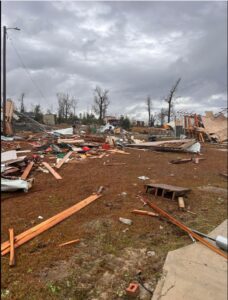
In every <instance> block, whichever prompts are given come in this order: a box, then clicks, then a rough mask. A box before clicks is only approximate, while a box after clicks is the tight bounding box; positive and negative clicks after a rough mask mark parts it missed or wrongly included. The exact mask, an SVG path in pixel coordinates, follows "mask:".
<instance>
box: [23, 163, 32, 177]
mask: <svg viewBox="0 0 228 300" xmlns="http://www.w3.org/2000/svg"><path fill="white" fill-rule="evenodd" d="M33 165H34V162H33V161H31V162H30V163H29V164H28V165H27V167H26V168H25V170H24V172H23V174H22V176H21V179H22V180H25V179H26V178H27V177H28V175H29V173H30V171H31V170H32V167H33Z"/></svg>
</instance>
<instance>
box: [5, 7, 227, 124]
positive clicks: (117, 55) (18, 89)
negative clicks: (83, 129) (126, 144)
mask: <svg viewBox="0 0 228 300" xmlns="http://www.w3.org/2000/svg"><path fill="white" fill-rule="evenodd" d="M226 6H227V3H226V2H109V1H108V2H69V1H67V2H59V1H48V2H46V1H45V2H42V1H40V2H35V1H31V2H29V1H24V2H23V1H17V2H16V1H15V2H3V4H2V19H3V21H2V24H3V25H4V24H6V25H7V26H9V27H14V26H17V27H19V28H21V31H20V32H15V31H9V40H8V41H7V49H8V51H7V79H8V80H7V96H8V97H11V98H12V99H15V100H16V99H17V98H18V97H19V95H20V94H21V93H22V92H25V93H26V97H25V101H27V103H28V104H27V105H30V104H34V103H39V104H41V106H42V107H43V108H44V110H46V109H47V108H49V107H51V106H52V107H54V108H56V105H57V100H56V93H57V92H59V91H61V92H69V93H71V94H72V95H74V96H76V97H77V98H78V99H79V104H78V110H79V111H82V110H86V109H90V108H91V106H92V103H93V89H94V87H95V86H96V84H99V85H100V86H102V87H103V88H107V89H109V91H110V101H111V105H110V107H109V113H112V114H121V113H127V114H129V115H130V116H134V117H136V118H139V119H140V118H142V119H143V118H145V117H146V112H145V111H144V109H145V108H144V107H145V105H144V102H145V99H146V96H147V95H151V97H152V99H154V105H153V106H154V110H156V111H158V110H159V109H160V108H161V107H162V106H165V105H166V104H165V102H164V98H165V96H166V95H167V94H168V92H169V89H170V88H171V86H172V85H173V84H174V83H175V81H176V80H177V78H178V77H181V78H182V80H181V83H180V86H179V89H178V93H177V95H178V96H180V98H178V100H177V103H176V108H177V109H181V108H183V109H185V110H189V111H196V112H204V111H205V110H209V109H215V110H216V109H219V108H221V107H225V106H226V101H227V96H226V95H227V87H226V82H227V26H226V24H227V10H226ZM12 44H13V45H14V47H15V48H16V49H17V51H18V52H19V54H20V56H21V58H22V60H23V61H24V64H25V65H26V67H27V70H28V72H29V73H30V74H31V77H32V79H33V81H35V83H36V85H38V86H39V88H40V90H41V91H42V94H43V95H44V97H42V96H41V94H40V92H39V91H38V90H37V88H36V87H35V86H34V84H33V83H32V82H31V79H30V77H29V76H28V74H27V73H26V72H25V70H24V68H23V67H22V65H21V61H20V58H18V56H17V54H16V53H15V50H14V47H13V45H12Z"/></svg>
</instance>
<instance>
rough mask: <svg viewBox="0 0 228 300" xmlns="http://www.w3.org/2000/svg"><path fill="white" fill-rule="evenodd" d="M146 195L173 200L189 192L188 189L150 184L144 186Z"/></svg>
mask: <svg viewBox="0 0 228 300" xmlns="http://www.w3.org/2000/svg"><path fill="white" fill-rule="evenodd" d="M145 188H146V193H149V192H152V193H154V194H155V196H161V197H165V198H168V197H170V196H171V199H172V200H174V199H175V198H176V197H178V196H184V195H186V193H188V192H190V191H191V190H190V189H188V188H183V187H179V186H173V185H168V184H155V183H150V184H146V185H145Z"/></svg>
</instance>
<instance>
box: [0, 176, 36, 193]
mask: <svg viewBox="0 0 228 300" xmlns="http://www.w3.org/2000/svg"><path fill="white" fill-rule="evenodd" d="M32 181H33V180H28V181H26V180H22V179H5V178H1V191H2V192H13V191H17V190H24V192H27V191H28V190H29V189H30V188H31V187H32Z"/></svg>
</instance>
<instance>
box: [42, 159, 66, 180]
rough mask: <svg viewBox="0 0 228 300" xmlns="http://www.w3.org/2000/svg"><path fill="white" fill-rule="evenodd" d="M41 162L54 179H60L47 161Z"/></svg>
mask: <svg viewBox="0 0 228 300" xmlns="http://www.w3.org/2000/svg"><path fill="white" fill-rule="evenodd" d="M42 164H43V165H44V166H45V168H46V169H48V171H49V172H51V174H52V175H53V176H54V177H55V178H56V179H62V177H61V176H60V175H59V174H58V173H57V172H56V171H55V170H54V169H53V168H52V167H51V166H50V165H49V164H48V163H47V162H42Z"/></svg>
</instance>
